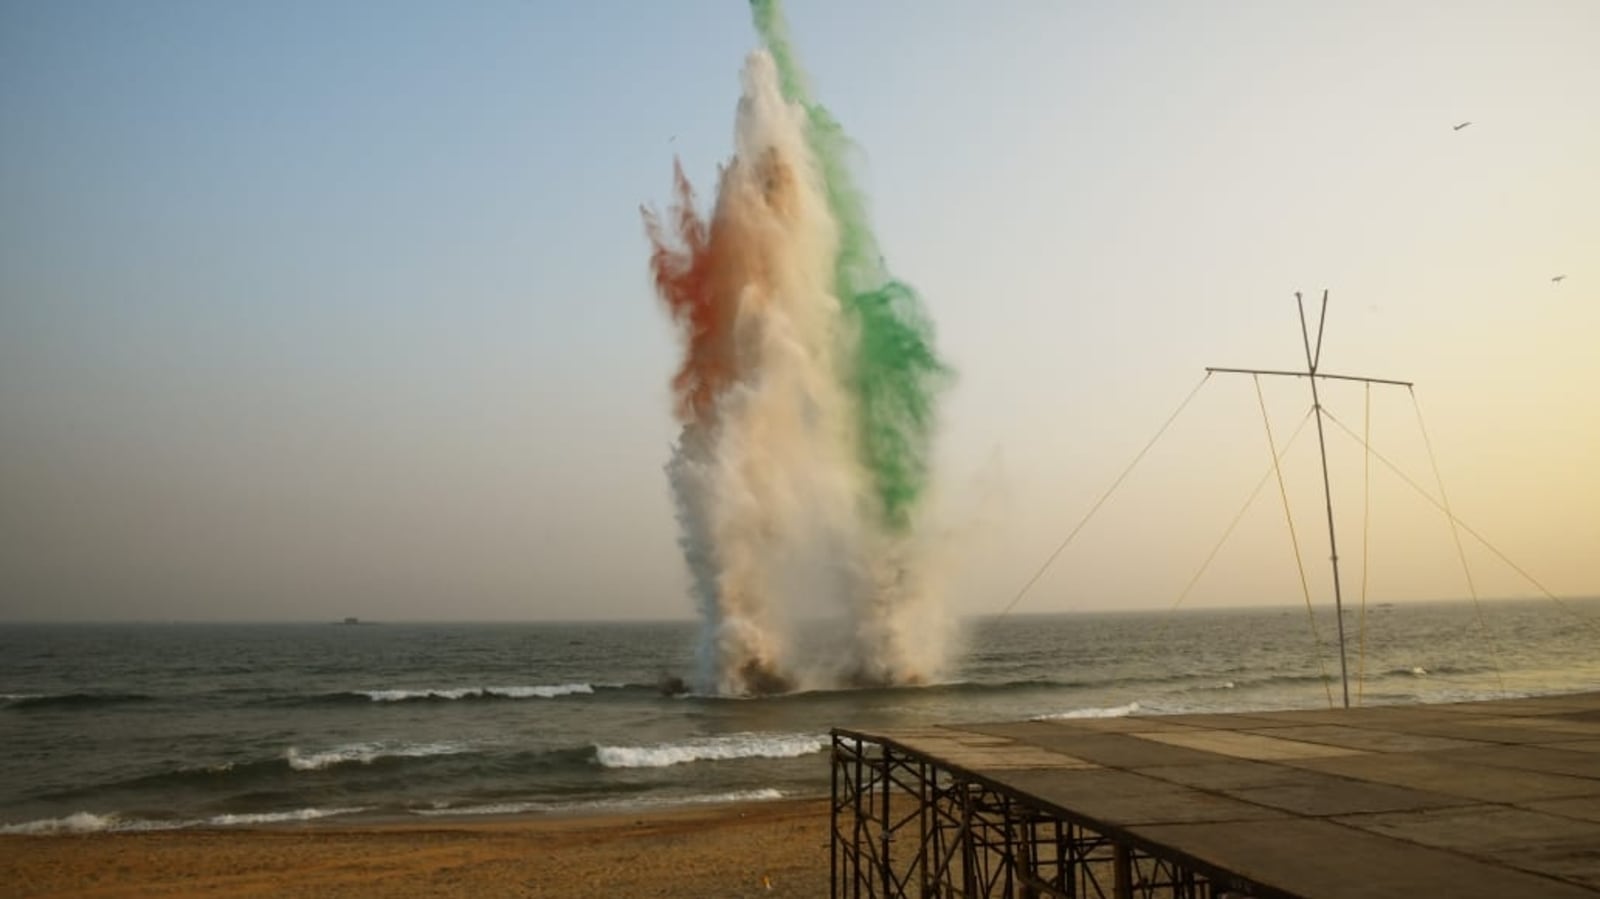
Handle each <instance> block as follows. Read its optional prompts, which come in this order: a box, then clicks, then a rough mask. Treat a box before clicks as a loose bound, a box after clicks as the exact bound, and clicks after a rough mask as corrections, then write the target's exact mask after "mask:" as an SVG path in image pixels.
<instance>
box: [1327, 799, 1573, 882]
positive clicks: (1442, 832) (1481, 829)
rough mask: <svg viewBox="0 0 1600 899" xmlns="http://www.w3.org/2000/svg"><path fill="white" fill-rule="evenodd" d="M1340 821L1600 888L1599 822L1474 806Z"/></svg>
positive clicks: (1495, 807) (1351, 825) (1358, 816)
mask: <svg viewBox="0 0 1600 899" xmlns="http://www.w3.org/2000/svg"><path fill="white" fill-rule="evenodd" d="M1339 821H1340V823H1342V824H1346V825H1348V826H1350V827H1356V828H1359V829H1362V830H1369V831H1372V832H1374V833H1381V834H1384V835H1386V836H1392V837H1397V838H1399V839H1402V840H1407V841H1410V842H1413V843H1420V844H1422V845H1424V846H1434V847H1437V848H1440V849H1450V850H1453V851H1456V852H1461V853H1464V854H1466V855H1470V856H1473V857H1475V858H1480V859H1485V860H1488V861H1495V862H1500V863H1502V864H1505V865H1508V866H1510V867H1513V868H1518V869H1521V870H1524V871H1529V872H1532V873H1535V874H1542V875H1544V876H1546V877H1553V878H1557V879H1560V880H1566V881H1569V882H1571V883H1575V884H1578V885H1581V886H1586V887H1590V888H1592V889H1596V890H1600V867H1597V866H1595V865H1594V863H1593V858H1594V854H1595V850H1596V847H1600V824H1590V823H1580V822H1575V821H1573V820H1572V819H1570V818H1562V817H1557V816H1555V815H1548V814H1544V813H1541V812H1536V811H1529V810H1526V809H1516V808H1505V807H1503V806H1494V805H1487V806H1477V807H1474V808H1468V809H1460V808H1456V809H1440V810H1436V811H1423V812H1401V813H1398V814H1376V815H1357V816H1353V817H1348V818H1341V819H1339Z"/></svg>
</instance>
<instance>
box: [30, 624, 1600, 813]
mask: <svg viewBox="0 0 1600 899" xmlns="http://www.w3.org/2000/svg"><path fill="white" fill-rule="evenodd" d="M1362 617H1363V616H1362V614H1361V612H1360V610H1357V609H1347V610H1346V614H1345V619H1346V621H1345V625H1346V633H1347V661H1348V665H1347V667H1348V670H1349V675H1350V694H1351V702H1352V704H1356V703H1358V702H1359V703H1361V704H1366V705H1376V704H1405V703H1423V702H1451V701H1458V700H1468V699H1486V698H1493V697H1499V696H1508V695H1509V696H1527V695H1537V694H1548V693H1564V692H1574V691H1581V690H1596V689H1600V652H1596V647H1597V646H1600V600H1597V599H1589V600H1581V601H1580V600H1565V601H1563V602H1561V603H1554V602H1551V601H1549V600H1519V601H1498V602H1483V603H1478V604H1473V603H1470V602H1449V603H1410V604H1400V605H1381V606H1369V607H1368V608H1367V609H1366V610H1365V616H1364V617H1365V627H1364V628H1363V627H1362V626H1361V619H1362ZM1312 620H1313V619H1312V617H1311V616H1309V615H1308V613H1307V610H1306V609H1305V608H1303V607H1302V608H1298V609H1296V608H1273V609H1255V610H1217V611H1212V610H1199V611H1187V610H1186V611H1181V612H1178V613H1176V614H1166V613H1159V612H1150V613H1121V614H1069V615H1054V616H1021V615H1018V616H1010V617H1006V618H1000V619H978V620H973V621H970V622H968V623H967V624H966V625H965V627H964V628H963V631H962V632H963V651H962V652H961V654H960V655H959V656H958V657H957V659H956V660H955V661H954V662H953V664H952V666H951V669H950V671H949V672H948V675H947V677H946V678H945V679H944V680H943V681H942V682H940V683H937V684H935V685H931V686H923V687H904V688H892V689H865V690H836V691H816V692H806V693H797V694H790V695H784V696H774V697H765V698H754V699H735V698H718V697H710V696H696V695H692V694H689V695H682V694H679V695H674V694H673V693H672V692H671V691H669V690H663V689H662V685H663V684H664V683H667V682H670V679H671V678H675V677H681V676H684V675H687V674H689V673H691V669H692V665H693V659H694V655H695V643H696V640H697V636H698V625H697V624H695V623H693V622H688V621H684V622H667V623H606V624H551V623H512V624H404V623H378V624H370V625H369V624H358V625H348V624H331V623H316V624H104V625H90V624H72V625H59V624H51V625H45V624H11V625H0V748H3V751H0V833H39V832H55V831H93V830H137V829H159V828H182V827H196V826H212V827H215V826H232V825H246V824H261V823H270V822H281V821H303V820H311V819H318V818H345V819H347V820H349V819H353V818H369V819H370V818H388V819H393V818H396V817H400V818H405V819H408V820H423V819H426V818H429V817H434V816H475V815H491V814H529V813H535V814H536V813H547V812H563V811H606V810H633V809H640V808H650V807H662V806H670V805H682V804H690V803H703V802H722V801H731V800H760V799H774V798H780V797H804V796H822V795H826V793H827V791H828V784H829V769H828V756H827V753H826V751H825V750H826V747H827V745H828V730H829V728H831V727H855V728H864V729H871V728H873V727H875V726H889V725H899V724H910V723H916V724H927V723H937V722H954V721H983V720H1018V719H1030V718H1031V719H1048V718H1052V717H1078V716H1094V715H1099V716H1110V715H1154V714H1162V713H1172V712H1194V711H1206V712H1229V711H1245V710H1262V709H1282V708H1312V707H1326V706H1328V705H1329V704H1330V702H1331V703H1333V704H1340V703H1342V701H1343V698H1342V689H1341V685H1340V681H1339V677H1340V663H1339V657H1338V653H1337V649H1336V643H1335V641H1336V635H1337V629H1336V625H1335V622H1334V620H1333V617H1332V615H1331V614H1329V613H1326V612H1324V613H1322V614H1321V615H1320V616H1318V617H1316V619H1315V621H1316V627H1315V631H1316V636H1315V637H1314V636H1313V627H1312ZM817 639H825V636H821V635H819V636H818V637H817ZM801 651H802V652H803V651H804V649H803V648H802V650H801Z"/></svg>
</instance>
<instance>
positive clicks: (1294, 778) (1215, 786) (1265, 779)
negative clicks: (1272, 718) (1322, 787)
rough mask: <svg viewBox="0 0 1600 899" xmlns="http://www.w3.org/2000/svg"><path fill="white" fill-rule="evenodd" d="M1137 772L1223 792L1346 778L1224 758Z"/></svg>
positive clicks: (1342, 781) (1212, 791) (1267, 763)
mask: <svg viewBox="0 0 1600 899" xmlns="http://www.w3.org/2000/svg"><path fill="white" fill-rule="evenodd" d="M1139 773H1140V774H1143V775H1144V776H1145V777H1154V778H1156V779H1158V780H1165V781H1169V782H1171V783H1176V784H1182V785H1184V786H1186V787H1194V788H1195V789H1197V790H1206V791H1207V792H1211V793H1226V792H1228V791H1229V790H1239V789H1247V788H1250V787H1271V786H1282V785H1286V784H1295V783H1304V782H1306V781H1308V780H1313V779H1316V778H1328V779H1334V780H1338V781H1339V782H1340V783H1349V782H1350V781H1349V780H1347V779H1345V778H1339V777H1336V776H1335V775H1332V774H1323V773H1321V772H1318V771H1302V770H1300V769H1298V768H1287V767H1284V766H1283V765H1274V764H1271V763H1270V762H1256V761H1251V760H1249V759H1227V760H1225V761H1218V762H1214V763H1212V764H1209V765H1172V766H1170V767H1165V766H1158V767H1151V768H1140V769H1139Z"/></svg>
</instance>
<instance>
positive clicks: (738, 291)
mask: <svg viewBox="0 0 1600 899" xmlns="http://www.w3.org/2000/svg"><path fill="white" fill-rule="evenodd" d="M753 11H754V15H755V21H756V27H757V31H758V32H759V34H760V35H761V37H762V40H763V43H764V45H765V46H764V47H763V48H762V49H760V50H757V51H755V52H754V53H752V54H750V56H749V57H748V58H747V60H746V63H745V68H744V73H743V91H742V94H741V97H740V100H739V106H738V112H737V115H736V119H735V128H734V154H733V157H732V159H731V160H730V161H729V162H728V163H727V164H726V165H725V166H724V167H723V168H722V170H721V173H720V176H719V179H718V184H717V195H716V200H715V203H714V205H713V207H712V210H711V212H710V215H709V219H707V218H704V217H702V216H701V215H700V213H699V212H698V211H697V209H696V206H695V196H694V191H693V188H692V187H691V185H690V184H689V181H688V179H687V177H685V175H684V173H683V170H682V167H681V165H680V166H675V168H674V200H673V203H672V205H671V206H670V207H669V209H668V213H667V215H666V216H665V217H663V216H661V215H659V214H658V213H656V212H654V211H653V210H650V209H646V210H644V220H645V230H646V234H647V236H648V237H649V239H650V242H651V246H652V254H651V258H650V264H651V270H652V272H653V274H654V278H655V285H656V290H657V293H658V294H659V295H660V297H661V299H662V300H663V302H664V303H665V305H666V308H667V310H668V312H669V314H670V315H671V316H672V317H673V319H674V320H675V322H676V323H677V324H678V327H679V330H680V332H681V335H682V339H683V361H682V363H681V364H680V366H679V368H678V371H677V373H676V374H675V375H674V377H673V381H672V384H673V390H674V401H675V412H676V415H677V418H678V420H679V422H680V424H681V426H682V430H681V432H680V435H679V438H678V442H677V445H676V446H675V447H674V451H673V456H672V459H671V461H670V462H669V463H668V465H667V474H668V479H669V482H670V484H671V487H672V491H673V495H674V498H675V501H676V505H677V517H678V522H679V529H680V534H681V537H680V542H681V545H682V549H683V552H684V558H685V560H686V562H687V564H688V567H689V572H690V577H691V586H692V590H693V592H694V595H695V597H696V601H697V603H698V606H699V611H700V613H701V616H702V620H703V622H704V633H703V639H702V643H701V657H700V671H699V672H698V680H699V683H698V684H697V686H698V687H699V688H700V689H705V690H712V691H716V692H719V693H724V694H750V693H770V692H782V691H785V690H788V689H791V688H793V687H795V686H796V685H798V684H802V683H804V684H806V685H818V686H821V685H826V684H820V683H817V682H818V681H819V680H822V679H830V678H831V679H832V680H833V681H835V682H837V681H843V682H847V683H856V684H904V683H919V682H925V681H927V680H929V679H931V678H932V677H933V676H935V675H936V673H937V670H938V668H939V666H940V665H941V664H942V662H943V650H942V640H940V639H938V638H939V636H940V635H942V633H943V628H942V626H941V623H942V619H943V615H942V609H941V608H940V605H941V604H940V603H939V602H937V600H936V598H935V596H934V594H933V592H932V590H931V586H932V585H931V582H930V578H929V576H928V570H927V565H926V557H927V553H926V550H925V547H924V546H923V541H922V537H921V531H922V529H923V527H922V526H923V521H922V518H923V517H924V508H925V505H926V496H927V493H928V486H929V480H930V478H929V471H930V465H929V453H930V450H931V445H932V441H933V436H934V428H935V422H936V418H935V407H936V399H937V394H938V390H939V388H940V387H941V386H942V385H943V383H944V382H945V381H946V380H947V379H948V371H947V369H946V367H945V366H944V364H943V363H942V362H941V361H940V360H939V359H938V356H937V355H936V353H935V351H934V348H933V329H932V324H931V322H930V320H929V319H928V317H927V315H926V313H925V312H924V310H923V308H922V305H921V301H920V299H919V298H918V296H917V294H916V292H915V291H914V290H913V289H912V288H911V287H910V286H909V285H906V284H905V283H903V282H900V281H898V280H896V279H894V278H892V277H891V276H890V275H889V274H888V272H887V269H886V267H885V265H884V263H883V260H882V257H881V255H880V254H879V251H878V244H877V240H876V238H875V237H874V235H873V234H872V231H871V229H870V226H869V222H868V219H867V217H866V213H865V210H866V204H865V201H864V199H863V197H862V196H861V194H860V192H859V191H858V190H857V189H856V187H855V185H854V181H853V179H852V178H851V176H850V172H849V169H848V166H847V164H846V163H847V156H848V149H849V144H848V139H847V138H846V137H845V135H844V132H843V130H842V129H841V128H840V127H839V126H838V124H837V122H835V121H834V119H833V118H832V116H831V115H830V114H829V113H828V112H827V110H826V109H825V108H823V107H822V106H821V105H820V104H818V103H816V102H815V101H814V100H813V99H812V98H811V97H810V96H809V93H808V92H807V90H806V89H805V87H804V79H803V76H802V74H801V72H800V71H799V69H798V67H797V65H796V63H795V60H794V54H793V50H792V47H791V45H790V43H789V41H788V38H787V34H786V30H785V28H784V25H783V22H782V18H781V15H780V14H779V11H778V9H777V7H776V6H775V5H774V4H773V3H770V2H764V0H761V2H756V3H754V4H753ZM828 613H831V614H838V615H843V616H844V618H845V619H846V621H847V622H848V623H849V624H850V632H851V634H852V637H851V639H850V641H849V645H848V646H847V647H845V649H844V654H845V656H846V657H845V658H844V659H842V660H835V661H834V662H833V663H832V665H831V666H830V665H829V664H828V663H825V662H824V661H823V660H820V659H816V658H809V659H796V658H793V657H792V654H793V652H794V646H793V640H792V631H793V626H794V623H795V619H796V618H798V617H815V616H817V615H819V614H828ZM830 667H831V673H830Z"/></svg>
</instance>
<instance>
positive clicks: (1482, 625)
mask: <svg viewBox="0 0 1600 899" xmlns="http://www.w3.org/2000/svg"><path fill="white" fill-rule="evenodd" d="M1407 389H1410V388H1407ZM1411 405H1412V407H1413V408H1414V409H1416V410H1417V427H1418V428H1420V429H1421V430H1422V445H1423V446H1425V447H1427V448H1428V462H1429V464H1431V465H1432V466H1433V479H1434V480H1435V481H1436V482H1437V483H1438V485H1439V502H1440V503H1441V504H1442V505H1443V506H1444V514H1445V516H1446V517H1448V518H1449V519H1450V537H1451V538H1452V539H1453V540H1455V542H1456V555H1457V556H1459V557H1460V558H1461V571H1462V573H1463V574H1465V575H1466V576H1467V592H1468V593H1470V594H1471V595H1472V609H1473V611H1474V612H1475V613H1477V616H1478V629H1479V630H1481V631H1483V639H1484V640H1486V641H1487V642H1488V643H1489V661H1490V662H1491V663H1492V664H1493V665H1494V679H1495V683H1497V684H1499V685H1500V692H1501V693H1505V692H1506V681H1505V677H1504V676H1503V675H1502V674H1501V673H1500V648H1499V647H1498V646H1496V645H1495V642H1494V633H1493V632H1492V631H1490V630H1489V623H1488V622H1487V621H1484V620H1483V606H1481V605H1479V603H1478V585H1477V584H1476V583H1474V582H1473V580H1472V569H1471V568H1470V567H1469V566H1468V565H1467V551H1466V549H1464V548H1463V547H1462V546H1461V531H1460V529H1458V528H1457V527H1456V516H1455V513H1453V512H1451V511H1450V497H1449V496H1447V495H1445V492H1444V477H1443V476H1441V475H1440V474H1439V461H1438V459H1436V458H1434V455H1433V442H1432V441H1430V440H1429V439H1428V426H1427V425H1425V424H1423V423H1422V404H1421V403H1419V402H1417V392H1416V391H1415V390H1411Z"/></svg>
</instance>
